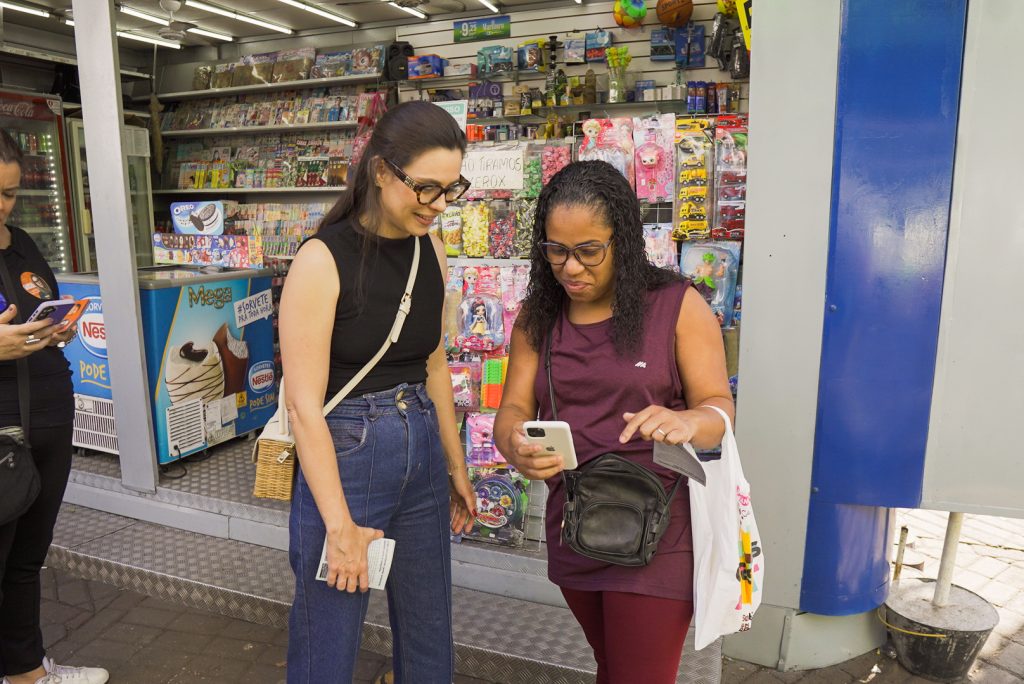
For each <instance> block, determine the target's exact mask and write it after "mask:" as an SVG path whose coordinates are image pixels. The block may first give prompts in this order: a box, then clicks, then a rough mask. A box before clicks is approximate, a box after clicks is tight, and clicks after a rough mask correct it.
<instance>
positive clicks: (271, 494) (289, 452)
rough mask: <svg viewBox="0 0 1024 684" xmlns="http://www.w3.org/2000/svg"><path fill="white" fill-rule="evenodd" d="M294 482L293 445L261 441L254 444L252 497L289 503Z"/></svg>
mask: <svg viewBox="0 0 1024 684" xmlns="http://www.w3.org/2000/svg"><path fill="white" fill-rule="evenodd" d="M294 481H295V443H294V442H282V441H277V440H273V439H261V440H259V442H258V443H257V444H256V484H255V485H254V486H253V490H252V495H253V496H256V497H259V498H261V499H278V500H279V501H291V498H292V483H293V482H294Z"/></svg>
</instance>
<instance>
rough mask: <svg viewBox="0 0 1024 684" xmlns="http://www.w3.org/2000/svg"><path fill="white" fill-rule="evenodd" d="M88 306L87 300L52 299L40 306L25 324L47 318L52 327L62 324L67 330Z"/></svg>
mask: <svg viewBox="0 0 1024 684" xmlns="http://www.w3.org/2000/svg"><path fill="white" fill-rule="evenodd" d="M88 305H89V300H88V299H80V300H78V301H75V300H74V299H53V300H50V301H48V302H43V303H42V304H40V305H39V306H38V307H37V308H36V310H35V311H33V312H32V315H31V316H29V317H28V320H26V321H25V322H26V323H35V322H36V321H42V320H45V319H47V318H49V319H50V321H51V322H52V323H53V324H54V325H59V324H62V325H63V327H64V328H68V327H70V326H71V325H73V324H74V323H75V322H76V321H77V320H78V319H79V318H81V317H82V314H83V313H85V307H86V306H88Z"/></svg>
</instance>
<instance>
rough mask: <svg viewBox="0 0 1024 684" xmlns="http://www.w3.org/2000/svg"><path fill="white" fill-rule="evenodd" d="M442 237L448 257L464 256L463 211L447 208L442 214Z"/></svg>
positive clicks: (458, 208) (454, 207) (453, 207)
mask: <svg viewBox="0 0 1024 684" xmlns="http://www.w3.org/2000/svg"><path fill="white" fill-rule="evenodd" d="M441 236H442V238H443V239H444V248H445V252H446V253H447V254H448V256H459V255H460V254H462V209H461V208H460V207H456V206H452V207H447V208H445V210H444V213H443V214H441Z"/></svg>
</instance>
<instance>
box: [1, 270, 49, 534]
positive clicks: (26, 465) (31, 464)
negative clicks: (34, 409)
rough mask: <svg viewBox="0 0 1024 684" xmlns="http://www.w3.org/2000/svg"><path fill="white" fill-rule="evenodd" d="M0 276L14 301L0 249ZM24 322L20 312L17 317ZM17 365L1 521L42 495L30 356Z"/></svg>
mask: <svg viewBox="0 0 1024 684" xmlns="http://www.w3.org/2000/svg"><path fill="white" fill-rule="evenodd" d="M0 278H2V280H3V285H4V290H6V291H7V292H8V296H9V297H10V298H11V303H14V293H15V292H16V290H15V289H14V279H13V278H11V274H10V272H9V271H8V270H7V262H6V261H5V260H4V257H3V254H2V253H0ZM14 320H15V322H16V323H21V312H20V311H19V312H18V313H17V315H16V316H15V318H14ZM16 363H17V367H18V404H19V406H18V408H19V409H20V412H21V427H18V426H17V425H12V426H10V427H5V428H0V525H6V524H7V523H9V522H11V521H12V520H15V519H17V518H19V517H20V516H21V515H22V514H23V513H24V512H25V511H27V510H28V508H29V506H31V505H32V503H33V502H34V501H35V500H36V497H37V496H39V488H40V483H39V470H38V469H36V462H35V460H34V459H33V458H32V447H31V445H30V443H29V441H28V437H29V391H28V383H29V374H28V359H27V358H22V359H18V360H17V362H16Z"/></svg>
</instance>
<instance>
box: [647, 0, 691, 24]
mask: <svg viewBox="0 0 1024 684" xmlns="http://www.w3.org/2000/svg"><path fill="white" fill-rule="evenodd" d="M655 11H656V12H657V14H658V21H660V22H661V23H662V24H664V25H665V26H674V27H679V26H686V24H687V22H689V21H690V17H691V16H693V0H658V5H657V7H656V8H655Z"/></svg>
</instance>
